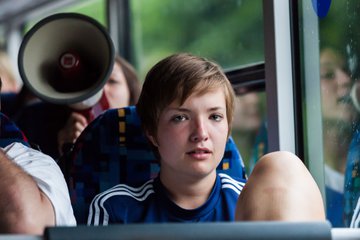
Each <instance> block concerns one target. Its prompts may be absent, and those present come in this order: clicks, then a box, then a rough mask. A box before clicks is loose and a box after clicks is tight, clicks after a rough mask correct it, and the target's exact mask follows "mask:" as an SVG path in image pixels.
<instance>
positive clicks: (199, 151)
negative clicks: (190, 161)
mask: <svg viewBox="0 0 360 240" xmlns="http://www.w3.org/2000/svg"><path fill="white" fill-rule="evenodd" d="M186 154H187V155H189V156H191V157H192V158H195V159H198V160H204V159H207V158H208V157H209V156H210V155H211V154H212V151H210V150H209V149H207V148H196V149H194V150H191V151H189V152H187V153H186Z"/></svg>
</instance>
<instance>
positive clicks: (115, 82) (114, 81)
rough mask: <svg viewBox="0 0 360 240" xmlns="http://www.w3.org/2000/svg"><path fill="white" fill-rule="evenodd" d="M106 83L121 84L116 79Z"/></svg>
mask: <svg viewBox="0 0 360 240" xmlns="http://www.w3.org/2000/svg"><path fill="white" fill-rule="evenodd" d="M106 84H109V85H114V84H120V82H119V81H117V80H115V79H109V80H108V81H107V83H106Z"/></svg>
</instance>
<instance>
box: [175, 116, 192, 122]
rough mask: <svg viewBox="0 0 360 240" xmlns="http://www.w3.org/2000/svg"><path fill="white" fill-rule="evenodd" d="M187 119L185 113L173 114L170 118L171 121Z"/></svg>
mask: <svg viewBox="0 0 360 240" xmlns="http://www.w3.org/2000/svg"><path fill="white" fill-rule="evenodd" d="M187 119H189V118H188V117H187V116H186V115H175V116H173V117H172V118H171V121H173V122H183V121H185V120H187Z"/></svg>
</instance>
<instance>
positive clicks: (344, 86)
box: [336, 69, 351, 96]
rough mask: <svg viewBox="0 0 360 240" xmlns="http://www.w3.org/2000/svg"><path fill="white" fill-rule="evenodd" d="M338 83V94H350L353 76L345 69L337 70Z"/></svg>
mask: <svg viewBox="0 0 360 240" xmlns="http://www.w3.org/2000/svg"><path fill="white" fill-rule="evenodd" d="M336 83H337V86H338V87H337V89H338V95H340V96H344V95H347V94H349V92H350V88H351V78H350V76H349V74H347V73H346V72H344V71H343V70H340V69H337V70H336Z"/></svg>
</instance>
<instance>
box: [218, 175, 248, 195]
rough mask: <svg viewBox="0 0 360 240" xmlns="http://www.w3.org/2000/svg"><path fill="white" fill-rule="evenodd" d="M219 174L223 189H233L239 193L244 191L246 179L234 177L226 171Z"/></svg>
mask: <svg viewBox="0 0 360 240" xmlns="http://www.w3.org/2000/svg"><path fill="white" fill-rule="evenodd" d="M218 175H219V179H220V182H221V188H222V189H228V190H231V191H233V192H235V193H236V194H238V195H239V194H240V192H241V191H242V189H243V187H244V186H245V183H246V180H245V179H237V178H233V177H230V176H229V175H227V174H225V173H219V174H218Z"/></svg>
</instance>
